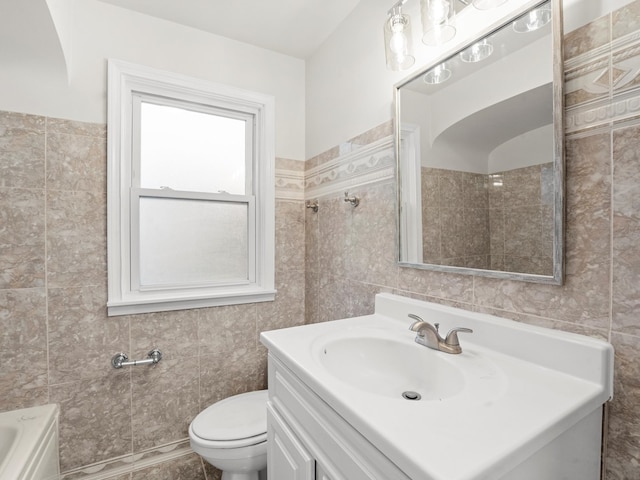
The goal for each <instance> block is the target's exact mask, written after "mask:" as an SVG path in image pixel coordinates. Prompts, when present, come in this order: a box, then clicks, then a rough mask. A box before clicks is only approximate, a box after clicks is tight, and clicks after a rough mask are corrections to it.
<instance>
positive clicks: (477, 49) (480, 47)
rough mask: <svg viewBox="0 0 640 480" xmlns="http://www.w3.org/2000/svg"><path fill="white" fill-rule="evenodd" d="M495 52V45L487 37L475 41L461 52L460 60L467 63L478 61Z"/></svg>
mask: <svg viewBox="0 0 640 480" xmlns="http://www.w3.org/2000/svg"><path fill="white" fill-rule="evenodd" d="M492 53H493V45H492V44H491V42H490V41H489V40H487V39H486V38H485V39H484V40H480V41H479V42H477V43H474V44H473V45H471V46H470V47H469V48H467V49H465V50H463V51H461V52H460V60H462V61H463V62H466V63H476V62H481V61H482V60H484V59H486V58H488V57H489V56H491V54H492Z"/></svg>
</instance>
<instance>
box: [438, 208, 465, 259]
mask: <svg viewBox="0 0 640 480" xmlns="http://www.w3.org/2000/svg"><path fill="white" fill-rule="evenodd" d="M440 225H441V237H440V252H441V253H442V257H443V258H451V257H463V256H464V254H465V251H466V245H465V232H466V229H465V225H464V210H463V209H462V208H441V209H440Z"/></svg>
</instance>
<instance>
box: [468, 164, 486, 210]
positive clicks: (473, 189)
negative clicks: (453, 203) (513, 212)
mask: <svg viewBox="0 0 640 480" xmlns="http://www.w3.org/2000/svg"><path fill="white" fill-rule="evenodd" d="M488 187H489V185H488V179H487V176H486V175H480V174H477V173H467V172H463V173H462V194H463V202H464V206H465V207H466V208H489V189H488Z"/></svg>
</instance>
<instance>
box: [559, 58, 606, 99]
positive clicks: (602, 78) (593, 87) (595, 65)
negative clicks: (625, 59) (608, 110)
mask: <svg viewBox="0 0 640 480" xmlns="http://www.w3.org/2000/svg"><path fill="white" fill-rule="evenodd" d="M614 73H615V71H614V70H613V69H612V65H611V57H610V55H609V54H608V52H605V53H603V54H601V55H592V56H590V58H588V60H587V61H586V62H581V63H580V64H579V65H578V66H577V67H575V68H571V69H566V70H565V84H564V102H565V107H566V108H571V107H578V106H581V105H585V104H588V103H595V102H604V101H606V100H607V99H608V97H609V93H610V91H611V86H612V84H613V83H614V79H613V78H612V77H613V75H614Z"/></svg>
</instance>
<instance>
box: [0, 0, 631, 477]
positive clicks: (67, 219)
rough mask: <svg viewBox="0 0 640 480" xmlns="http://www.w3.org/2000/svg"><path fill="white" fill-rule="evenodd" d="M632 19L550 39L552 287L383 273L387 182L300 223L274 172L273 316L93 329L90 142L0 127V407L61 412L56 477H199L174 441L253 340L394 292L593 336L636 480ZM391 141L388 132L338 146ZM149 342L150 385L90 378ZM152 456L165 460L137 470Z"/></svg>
mask: <svg viewBox="0 0 640 480" xmlns="http://www.w3.org/2000/svg"><path fill="white" fill-rule="evenodd" d="M638 18H640V2H638V1H636V2H634V3H633V4H631V5H630V6H629V7H625V8H624V9H622V10H620V11H618V12H614V13H613V14H611V15H608V16H606V17H604V18H603V19H600V20H598V21H596V22H594V23H592V24H590V25H588V26H586V27H584V28H582V29H580V30H578V31H576V32H572V33H571V34H570V35H568V36H567V38H566V41H565V46H566V58H567V67H566V73H567V86H568V88H567V177H568V178H567V210H568V212H567V251H566V261H567V277H566V282H565V285H564V286H562V287H556V286H547V285H532V284H528V283H521V282H512V281H500V280H495V279H484V278H478V277H475V278H474V277H469V276H460V275H454V274H446V273H439V272H429V271H422V270H414V269H406V268H399V267H397V265H396V257H395V252H396V232H395V186H394V181H393V179H386V180H385V179H382V180H379V181H375V182H372V183H370V184H368V185H364V186H359V187H357V188H356V189H355V190H353V191H352V192H351V193H353V194H357V195H359V196H360V197H361V204H360V206H359V207H357V208H352V207H351V206H349V205H348V204H345V203H344V201H343V200H342V196H341V195H326V196H323V197H321V198H319V200H320V210H319V212H318V213H313V212H312V211H311V210H309V209H305V208H304V204H303V202H302V200H301V198H302V197H301V192H302V191H303V190H304V184H305V182H306V181H307V180H305V182H303V181H302V180H301V178H302V175H303V174H302V169H303V167H302V166H301V162H296V161H291V160H283V159H280V160H279V161H278V165H277V166H278V171H279V174H278V176H277V179H276V187H277V192H279V193H278V200H277V202H276V203H277V205H276V224H277V232H276V236H277V238H276V244H277V249H276V255H277V258H276V266H277V272H276V283H277V288H278V296H277V300H276V302H273V303H265V304H257V305H245V306H240V307H221V308H212V309H201V310H191V311H184V312H172V313H160V314H148V315H140V316H129V317H111V318H109V317H107V316H106V311H105V302H106V237H105V228H106V205H105V182H106V174H105V130H104V127H103V126H100V125H90V124H82V123H77V122H69V121H64V120H57V119H51V118H45V117H39V116H31V115H21V114H15V113H8V112H0V328H1V332H2V333H1V335H0V352H2V364H0V391H1V392H2V395H1V396H0V410H8V409H13V408H19V407H26V406H31V405H38V404H43V403H47V402H57V403H59V404H60V406H61V426H60V435H61V462H62V469H63V471H64V472H65V477H66V478H67V479H72V478H85V477H88V476H91V473H90V472H98V473H101V474H104V473H105V470H106V471H109V469H111V470H110V471H112V473H113V475H112V476H111V478H115V479H117V480H134V479H141V478H154V479H155V478H158V479H162V478H167V479H169V478H171V479H188V480H192V479H197V480H200V479H204V478H208V480H211V479H212V478H218V477H219V472H216V471H215V470H214V469H213V468H211V467H209V466H207V465H205V464H203V462H202V461H201V460H200V459H199V457H197V456H195V455H193V454H191V453H190V452H189V449H188V446H187V443H186V442H185V438H186V429H187V426H188V423H189V421H190V420H191V419H192V418H193V416H194V415H195V414H196V413H197V412H198V411H199V410H200V409H201V408H203V407H204V406H206V405H208V404H209V403H211V402H213V401H215V400H217V399H219V398H222V397H225V396H227V395H230V394H232V393H238V392H242V391H245V390H250V389H254V388H260V387H263V386H264V385H265V373H264V372H265V351H264V349H263V348H262V347H261V346H260V345H259V343H258V340H257V337H258V332H259V331H261V330H268V329H271V328H278V327H283V326H288V325H294V324H297V323H300V322H301V321H302V320H301V319H302V318H303V317H304V316H305V315H306V318H307V321H310V322H316V321H323V320H330V319H334V318H341V317H347V316H352V315H359V314H364V313H369V312H371V311H372V309H373V297H374V294H375V293H377V292H380V291H395V292H399V293H402V294H405V295H409V296H414V297H418V298H423V299H429V300H433V301H436V302H443V303H447V304H452V305H456V306H461V307H463V308H467V309H472V310H478V311H485V312H490V313H496V314H498V315H502V316H505V317H509V318H514V319H516V320H519V321H525V322H529V323H535V324H541V325H544V326H548V327H552V328H559V329H564V330H569V331H576V332H579V333H585V334H588V335H593V336H598V337H601V338H608V339H610V340H611V342H612V343H613V344H614V346H615V348H616V385H615V399H614V401H613V402H612V404H611V415H610V417H611V419H610V424H609V428H608V434H607V439H608V446H609V448H608V454H607V460H608V462H607V465H608V472H607V480H636V479H640V467H639V465H640V380H639V379H640V367H639V365H640V353H638V352H639V351H640V316H639V313H640V287H639V286H638V285H640V260H639V259H640V214H638V211H639V209H638V198H640V158H639V157H640V153H638V152H640V119H639V118H638V115H637V111H638V110H639V105H640V102H638V97H640V93H639V91H638V85H639V84H640V81H639V79H638V77H634V73H633V72H637V69H636V70H634V69H633V67H634V66H637V65H640V58H639V57H638V55H637V54H636V52H637V51H639V50H640V49H638V48H635V47H637V41H636V40H635V39H634V38H633V37H634V35H633V33H634V32H636V31H637V30H638V28H639V26H638V25H637V19H638ZM391 133H392V126H391V122H388V123H386V124H384V125H381V126H380V127H378V128H376V129H374V130H372V131H370V132H365V133H364V134H363V135H361V136H360V137H358V138H355V139H352V141H351V142H352V144H354V145H367V144H371V143H372V142H374V141H375V140H376V139H380V138H385V137H388V136H389V135H391ZM338 154H339V149H338V148H337V147H336V148H334V149H331V150H330V151H328V152H325V153H324V154H322V155H319V156H318V157H315V158H313V159H310V160H309V161H308V162H306V163H307V165H306V167H307V171H314V170H313V169H314V168H317V167H318V166H319V165H322V164H323V163H325V162H327V161H331V160H332V159H335V158H336V157H337V156H338ZM325 173H326V172H325ZM365 173H366V172H365ZM305 249H306V253H303V252H305ZM305 276H306V282H305ZM154 345H157V346H158V347H160V348H162V350H163V352H164V353H165V358H164V359H163V361H162V362H161V363H160V364H158V365H157V366H156V367H155V368H148V369H147V368H144V369H135V370H134V369H129V370H127V369H125V370H124V371H115V370H113V369H111V368H110V367H109V363H108V362H109V359H110V357H111V355H113V353H115V352H117V351H121V350H122V351H126V352H128V353H129V354H130V355H131V356H132V357H143V356H144V355H145V354H146V351H147V350H148V349H149V348H150V347H151V346H154ZM160 447H162V448H160ZM164 451H169V452H170V453H171V454H173V455H175V457H176V458H174V459H172V460H171V461H168V462H165V463H163V464H161V465H152V466H149V467H146V468H143V467H142V465H143V462H145V461H150V460H151V461H152V460H153V458H154V457H157V458H164V457H162V455H165V453H163V452H164ZM205 475H206V477H205ZM102 478H105V476H103V477H102Z"/></svg>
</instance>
